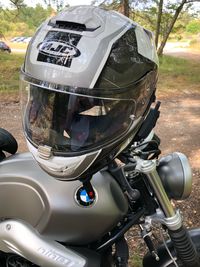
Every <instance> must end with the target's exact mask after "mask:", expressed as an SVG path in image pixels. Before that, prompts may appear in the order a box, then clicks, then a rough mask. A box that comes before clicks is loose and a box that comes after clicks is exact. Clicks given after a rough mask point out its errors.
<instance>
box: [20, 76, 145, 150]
mask: <svg viewBox="0 0 200 267" xmlns="http://www.w3.org/2000/svg"><path fill="white" fill-rule="evenodd" d="M143 88H144V86H142V85H141V83H139V84H138V87H137V88H134V90H129V88H127V90H123V93H120V90H119V92H116V94H115V98H113V97H111V96H113V94H110V95H109V94H108V92H107V91H106V90H100V89H82V90H81V88H71V90H65V91H64V90H62V91H61V90H56V89H55V88H54V89H53V90H52V89H51V90H50V89H49V88H48V89H47V88H45V87H44V86H41V85H39V84H35V83H32V82H30V81H26V80H25V79H22V80H21V103H22V112H23V127H24V131H25V134H26V137H27V138H28V140H29V141H30V142H31V143H32V144H33V145H34V146H36V147H38V146H40V145H42V146H44V145H47V146H50V147H51V148H52V151H53V152H54V154H55V155H56V154H60V153H62V154H68V153H71V152H77V153H80V152H83V151H91V150H92V149H96V148H97V147H101V145H103V146H105V144H107V143H109V142H113V141H114V140H115V139H117V138H119V137H120V136H121V135H123V134H124V133H126V132H127V131H128V130H129V129H130V127H131V126H132V124H133V122H134V120H135V119H136V118H137V117H139V116H141V115H143V113H144V111H145V109H146V106H147V104H148V103H145V101H144V99H147V98H145V96H144V94H141V91H142V90H143ZM94 91H98V92H99V95H98V94H97V93H96V95H98V96H93V95H92V94H91V92H92V93H94ZM109 91H110V90H109ZM132 91H134V95H130V92H132ZM75 92H76V93H75ZM81 92H82V94H81ZM128 92H129V93H128ZM103 94H104V96H103ZM148 94H149V92H148ZM138 96H140V97H138ZM140 98H141V99H140ZM136 99H137V101H136ZM148 99H149V98H148Z"/></svg>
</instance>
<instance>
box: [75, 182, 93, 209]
mask: <svg viewBox="0 0 200 267" xmlns="http://www.w3.org/2000/svg"><path fill="white" fill-rule="evenodd" d="M95 199H96V196H95V192H94V191H91V192H87V191H86V190H85V188H84V187H83V186H82V187H80V188H79V189H78V191H77V192H76V200H77V201H78V203H79V204H80V205H81V206H84V207H89V206H91V205H92V204H93V203H94V201H95Z"/></svg>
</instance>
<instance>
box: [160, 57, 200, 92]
mask: <svg viewBox="0 0 200 267" xmlns="http://www.w3.org/2000/svg"><path fill="white" fill-rule="evenodd" d="M199 70H200V62H199V61H198V60H188V59H182V58H177V57H172V56H163V57H161V58H160V71H159V74H160V75H159V82H158V92H160V93H167V92H168V93H173V92H174V93H182V92H187V91H190V92H194V93H195V92H200V75H199Z"/></svg>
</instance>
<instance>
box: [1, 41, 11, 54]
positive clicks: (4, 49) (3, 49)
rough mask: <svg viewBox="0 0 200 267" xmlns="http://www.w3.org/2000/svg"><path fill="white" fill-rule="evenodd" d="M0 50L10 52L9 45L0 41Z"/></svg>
mask: <svg viewBox="0 0 200 267" xmlns="http://www.w3.org/2000/svg"><path fill="white" fill-rule="evenodd" d="M0 51H5V52H8V53H11V49H10V47H9V46H8V45H7V44H6V43H5V42H3V41H0Z"/></svg>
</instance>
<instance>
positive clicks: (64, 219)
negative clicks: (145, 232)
mask: <svg viewBox="0 0 200 267" xmlns="http://www.w3.org/2000/svg"><path fill="white" fill-rule="evenodd" d="M91 183H92V185H93V187H94V189H95V193H96V200H95V201H94V203H93V204H92V205H90V206H88V207H85V206H83V205H81V204H80V203H79V202H78V201H77V192H78V190H79V188H80V187H81V183H80V182H79V181H73V182H71V181H70V182H69V181H68V182H66V181H65V182H64V181H59V180H56V179H55V178H53V177H51V176H49V175H48V174H47V173H45V172H44V171H43V170H42V169H41V168H40V167H39V166H38V164H37V163H36V162H35V161H34V159H33V157H32V156H31V154H30V153H23V154H16V155H14V156H11V157H9V158H7V159H5V160H3V161H2V162H0V219H6V218H9V219H20V220H23V221H25V222H27V223H29V224H31V225H32V226H33V227H34V228H36V229H37V230H38V231H39V233H40V234H42V235H44V236H48V237H49V238H51V239H53V240H57V241H61V242H66V243H68V244H72V245H76V244H78V245H81V244H88V243H90V242H93V241H96V240H98V239H99V238H100V237H102V236H103V235H104V234H105V233H107V232H108V231H110V230H111V229H112V228H113V226H115V225H116V224H117V223H118V222H119V221H120V220H121V219H122V218H123V216H124V215H125V214H126V212H127V210H128V203H127V200H126V198H125V196H124V194H123V193H122V191H121V189H120V187H119V185H118V184H117V183H116V181H115V180H114V179H113V177H112V176H111V175H110V174H109V173H108V172H106V171H102V172H98V173H97V174H95V175H94V176H93V178H92V181H91Z"/></svg>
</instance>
